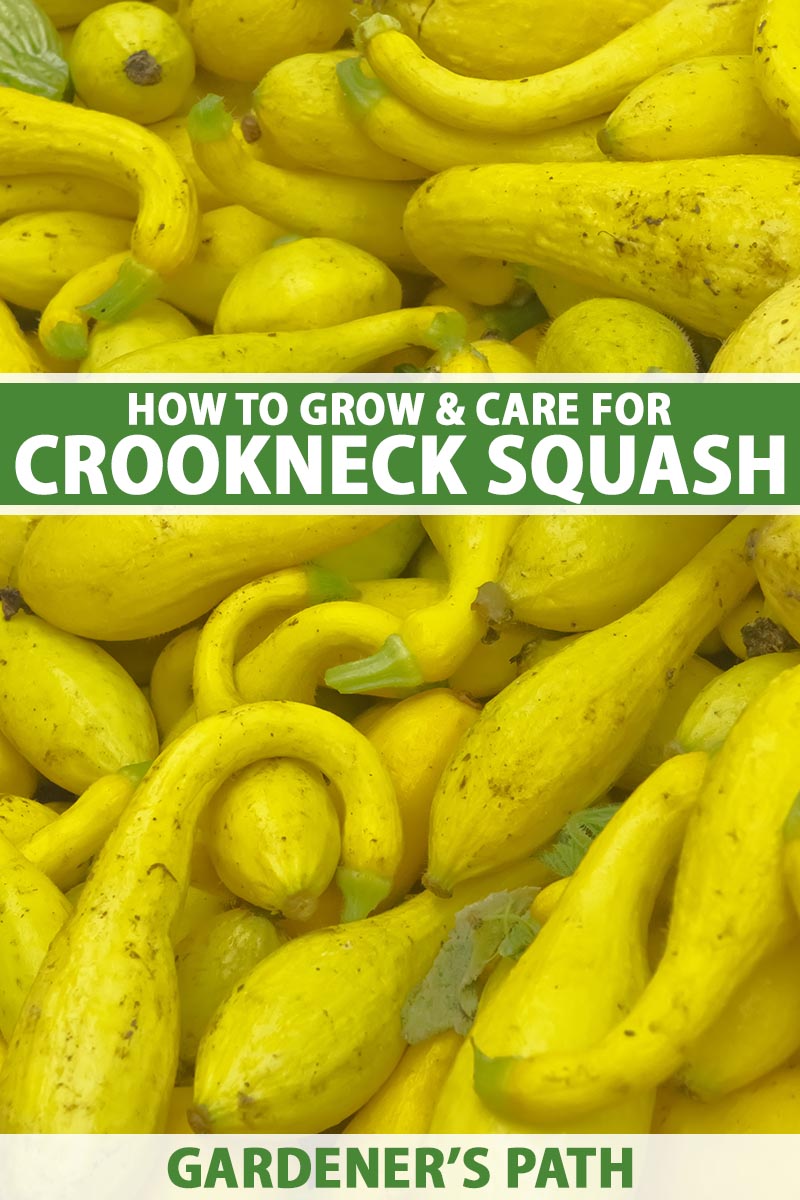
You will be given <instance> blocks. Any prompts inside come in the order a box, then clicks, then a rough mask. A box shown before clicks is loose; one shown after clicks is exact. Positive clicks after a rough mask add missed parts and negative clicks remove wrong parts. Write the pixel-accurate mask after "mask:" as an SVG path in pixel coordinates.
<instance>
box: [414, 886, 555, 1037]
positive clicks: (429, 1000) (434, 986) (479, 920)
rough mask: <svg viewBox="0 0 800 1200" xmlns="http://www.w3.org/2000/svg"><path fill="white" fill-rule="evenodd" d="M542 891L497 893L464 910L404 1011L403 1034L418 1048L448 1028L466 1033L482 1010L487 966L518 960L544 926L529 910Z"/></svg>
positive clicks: (535, 889) (522, 889) (526, 889)
mask: <svg viewBox="0 0 800 1200" xmlns="http://www.w3.org/2000/svg"><path fill="white" fill-rule="evenodd" d="M538 890H539V889H538V888H534V887H528V888H517V889H516V890H515V891H513V892H494V893H493V894H492V895H491V896H486V897H484V899H483V900H479V901H477V903H475V904H470V905H468V906H467V907H466V908H462V909H461V911H460V912H459V913H458V915H457V916H456V920H455V926H454V928H453V931H452V932H451V934H450V935H449V937H448V938H447V940H446V942H445V943H444V945H443V946H442V948H441V950H440V951H439V953H438V955H437V956H436V959H435V961H434V963H433V966H432V967H431V969H430V971H429V972H428V974H427V975H426V976H425V978H424V979H423V981H422V983H421V984H420V985H419V986H418V987H417V988H415V989H414V990H413V991H412V992H411V994H410V995H409V997H408V999H407V1000H406V1003H405V1005H404V1007H403V1036H404V1037H405V1039H406V1041H407V1042H410V1043H411V1044H412V1045H414V1044H415V1043H416V1042H422V1041H424V1040H425V1038H428V1037H432V1036H433V1034H435V1033H442V1032H443V1031H444V1030H445V1029H454V1030H455V1031H456V1033H461V1034H466V1033H468V1032H469V1029H470V1027H471V1025H472V1022H473V1020H474V1019H475V1013H476V1012H477V1010H478V1001H479V999H480V994H481V990H482V987H483V983H484V981H485V978H486V974H487V968H489V967H490V966H492V965H493V964H494V963H495V962H496V961H497V959H498V958H516V957H518V956H519V955H520V954H521V953H522V952H523V950H525V949H527V947H528V946H529V945H530V944H531V942H532V941H533V939H534V938H535V936H536V934H537V933H538V932H539V926H538V925H537V924H536V923H535V922H534V921H532V920H531V918H530V915H529V909H530V906H531V902H532V901H533V898H534V896H535V895H536V893H537V891H538Z"/></svg>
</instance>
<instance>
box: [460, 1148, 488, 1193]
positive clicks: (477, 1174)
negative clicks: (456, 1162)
mask: <svg viewBox="0 0 800 1200" xmlns="http://www.w3.org/2000/svg"><path fill="white" fill-rule="evenodd" d="M488 1154H489V1151H488V1150H487V1149H486V1147H485V1146H470V1148H469V1150H465V1151H464V1166H465V1167H466V1168H467V1170H468V1171H471V1172H472V1176H473V1177H472V1178H471V1179H465V1180H464V1187H465V1188H482V1187H486V1185H487V1183H488V1182H489V1180H490V1178H491V1176H490V1174H489V1168H488V1167H487V1166H486V1163H484V1162H481V1159H482V1158H486V1157H487V1156H488Z"/></svg>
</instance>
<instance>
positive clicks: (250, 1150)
mask: <svg viewBox="0 0 800 1200" xmlns="http://www.w3.org/2000/svg"><path fill="white" fill-rule="evenodd" d="M242 1160H243V1163H242V1165H243V1170H244V1174H243V1178H242V1186H243V1187H246V1188H254V1187H255V1186H256V1180H258V1184H259V1187H262V1188H265V1187H266V1188H271V1187H272V1180H271V1179H270V1174H269V1165H270V1163H271V1162H272V1155H271V1154H270V1152H269V1150H260V1149H259V1148H258V1147H257V1146H246V1147H245V1149H244V1153H243V1155H242Z"/></svg>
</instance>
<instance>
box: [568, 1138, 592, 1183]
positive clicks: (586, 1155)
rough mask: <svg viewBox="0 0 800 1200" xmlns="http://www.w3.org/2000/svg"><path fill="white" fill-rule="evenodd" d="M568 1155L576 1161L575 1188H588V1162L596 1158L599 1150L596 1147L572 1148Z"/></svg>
mask: <svg viewBox="0 0 800 1200" xmlns="http://www.w3.org/2000/svg"><path fill="white" fill-rule="evenodd" d="M567 1154H568V1155H569V1156H570V1158H574V1159H575V1186H576V1187H579V1188H585V1187H588V1186H589V1183H588V1180H587V1166H588V1160H589V1159H590V1158H594V1157H595V1155H596V1154H597V1150H596V1149H595V1148H594V1146H570V1148H569V1149H568V1150H567Z"/></svg>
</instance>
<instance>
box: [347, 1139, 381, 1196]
mask: <svg viewBox="0 0 800 1200" xmlns="http://www.w3.org/2000/svg"><path fill="white" fill-rule="evenodd" d="M359 1180H361V1182H362V1183H365V1184H366V1185H367V1187H368V1188H377V1187H380V1182H381V1178H380V1163H379V1159H378V1147H377V1146H370V1147H369V1149H368V1150H367V1156H366V1158H365V1157H364V1155H363V1154H362V1153H361V1151H360V1150H359V1148H358V1146H348V1148H347V1186H348V1188H354V1187H358V1182H359Z"/></svg>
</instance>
